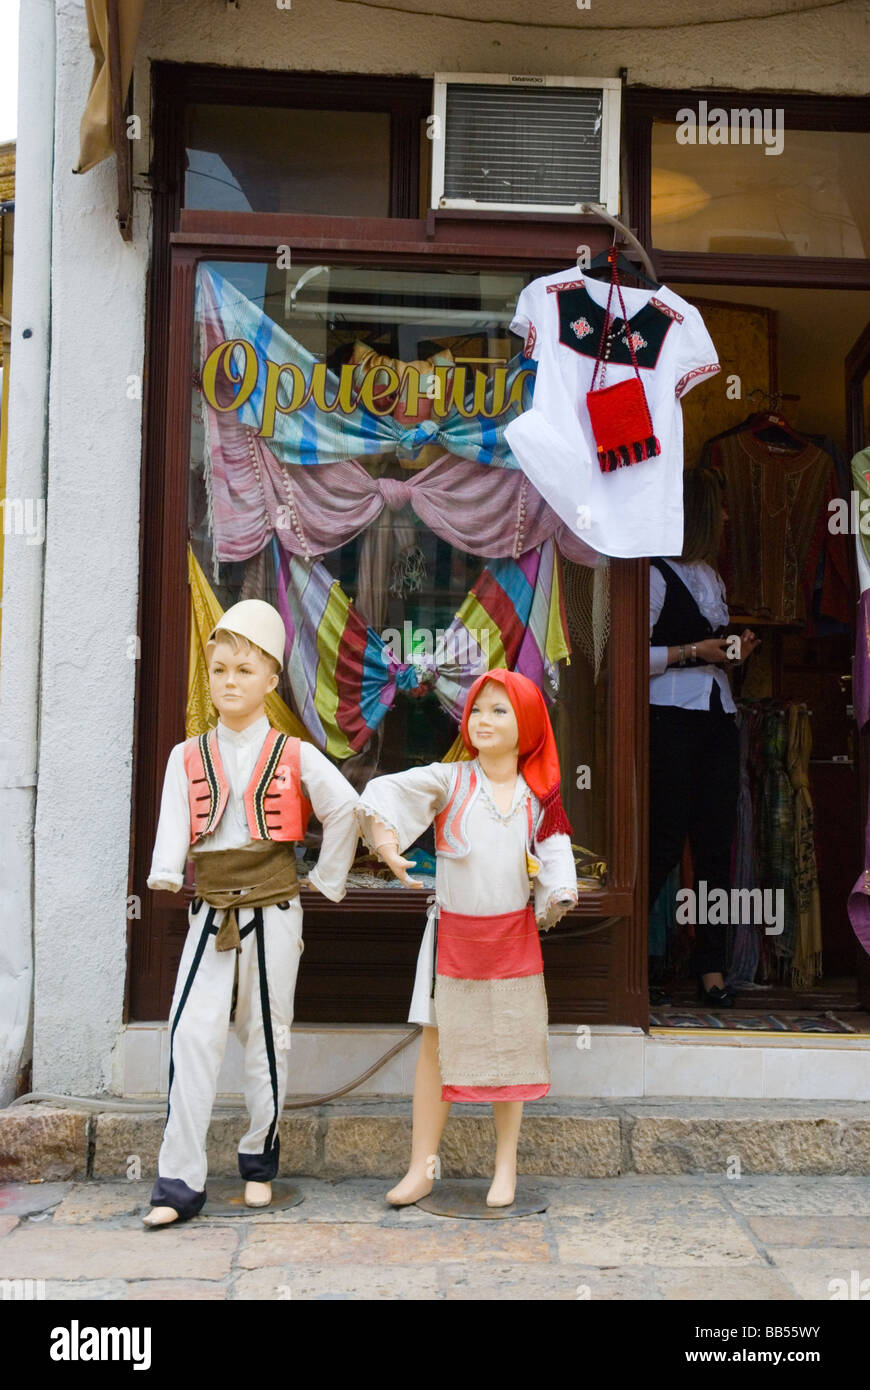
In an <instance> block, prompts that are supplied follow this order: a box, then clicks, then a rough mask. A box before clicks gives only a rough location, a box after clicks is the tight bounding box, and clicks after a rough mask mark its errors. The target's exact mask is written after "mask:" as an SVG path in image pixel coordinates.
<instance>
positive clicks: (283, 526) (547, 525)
mask: <svg viewBox="0 0 870 1390" xmlns="http://www.w3.org/2000/svg"><path fill="white" fill-rule="evenodd" d="M205 485H206V491H207V506H208V509H207V521H208V528H207V529H208V534H209V535H211V536H213V537H214V554H215V562H217V561H227V562H230V561H234V560H247V559H250V557H251V556H252V555H255V554H257V553H259V551H261V550H262V548H263V546H264V545H266V544H267V543H268V542H269V541H270V540H271V539H272V537H273V536H276V537H277V538H278V541H279V542H280V545H281V548H282V549H283V550H286V551H288V552H289V553H290V554H294V555H302V556H304V557H305V558H306V559H313V558H315V557H316V556H319V555H325V554H326V553H327V552H328V551H330V550H335V549H336V548H337V547H338V546H340V545H344V544H345V542H347V541H349V540H352V539H353V537H354V536H357V535H359V534H360V532H361V531H367V530H368V528H370V527H371V526H373V525H374V523H375V522H376V521H377V520H378V518H379V517H380V516H381V514H382V513H383V512H384V511H387V512H388V513H389V514H390V515H391V516H392V517H393V518H395V517H397V516H399V515H400V514H401V513H403V512H404V511H405V509H407V508H412V509H413V513H414V515H415V516H417V517H419V519H420V521H422V522H423V524H424V525H425V526H428V527H429V529H430V530H431V531H434V532H435V534H436V535H437V536H440V537H441V538H442V539H443V540H446V541H448V542H449V544H450V545H454V546H457V547H458V548H459V549H460V550H464V551H468V552H469V553H472V554H476V555H487V556H501V555H511V556H513V557H514V559H516V558H517V557H518V556H520V555H522V554H523V552H524V551H526V550H529V549H531V547H532V546H535V545H540V544H541V543H542V541H544V540H547V539H549V537H550V536H554V537H555V538H556V540H557V542H558V544H559V547H560V549H561V550H562V552H563V554H564V555H565V556H566V557H567V558H568V559H570V560H574V561H576V563H577V564H586V565H595V564H597V563H598V562H599V560H600V556H599V555H598V553H597V552H596V551H594V550H592V549H591V548H590V547H589V546H588V545H587V544H586V543H585V541H584V539H583V538H582V537H581V536H576V535H572V534H571V532H570V531H569V530H568V529H567V528H566V527H565V526H563V524H562V521H561V519H560V518H559V517H558V516H556V514H555V512H553V510H552V509H551V508H550V507H548V506H547V504H546V503H545V502H544V501H543V499H542V498H541V497H540V495H539V494H538V493H537V492H536V491H535V489H534V488H533V487H532V485H531V484H530V482H529V480H528V479H527V478H526V476H525V474H523V473H521V472H519V471H518V470H516V469H503V470H500V471H498V472H497V473H496V472H492V471H490V470H489V469H487V468H485V467H484V466H482V465H481V464H478V463H473V462H470V461H469V460H468V459H462V458H459V457H458V456H457V455H455V454H444V453H442V454H441V456H440V457H439V458H438V459H437V460H436V461H435V462H434V463H432V464H430V465H429V466H428V467H427V468H425V469H422V470H421V471H420V472H419V473H416V474H412V475H411V476H409V477H407V478H383V477H381V478H375V477H372V476H371V474H370V473H369V472H367V470H366V469H365V468H364V467H363V466H362V464H361V463H360V462H359V461H358V460H356V459H346V460H343V461H342V462H338V463H323V464H321V465H320V466H319V467H318V468H311V467H307V466H305V465H302V464H294V463H293V462H290V463H286V462H282V460H281V459H280V458H278V457H277V456H276V454H275V452H274V450H273V448H272V447H271V446H270V444H269V442H267V441H266V440H264V439H260V438H259V437H258V435H257V433H256V431H255V430H254V429H252V428H251V427H250V426H247V425H243V424H240V423H239V422H238V420H237V419H236V418H235V416H234V415H233V414H226V415H221V414H218V412H216V411H209V412H208V418H207V420H206V429H205ZM394 525H395V521H394Z"/></svg>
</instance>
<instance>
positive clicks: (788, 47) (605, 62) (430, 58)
mask: <svg viewBox="0 0 870 1390" xmlns="http://www.w3.org/2000/svg"><path fill="white" fill-rule="evenodd" d="M768 14H769V15H772V16H773V17H772V18H770V19H766V18H764V16H765V15H768ZM868 28H870V7H868V5H867V4H866V0H845V2H844V3H842V2H841V0H719V2H718V3H717V4H716V5H711V4H710V3H709V0H589V7H588V8H587V9H579V8H578V4H577V0H532V2H530V0H291V4H290V8H288V9H279V7H278V3H277V0H238V8H231V7H230V6H228V5H227V4H226V3H225V0H184V3H183V4H179V3H177V2H176V0H151V3H150V4H149V5H148V7H147V9H146V13H145V21H144V26H143V30H142V43H141V45H140V49H139V62H140V71H141V70H142V65H143V64H145V63H146V62H147V58H148V56H150V57H153V58H161V59H171V60H173V61H177V62H188V63H189V62H200V63H218V64H222V65H225V66H230V67H264V68H273V69H280V68H297V69H306V68H307V69H310V70H321V71H326V72H363V73H373V72H383V73H418V74H430V73H432V72H436V71H442V72H514V73H551V74H557V75H562V76H570V75H572V74H574V75H584V76H586V75H588V76H593V77H598V76H604V77H615V76H616V75H617V74H618V72H619V69H620V68H622V67H625V68H627V69H628V75H629V81H630V82H632V83H642V84H644V85H646V86H654V87H658V86H660V87H716V86H718V87H734V88H746V89H752V88H753V87H755V88H768V87H770V88H775V89H780V90H782V91H805V92H827V93H831V94H834V93H836V94H839V95H842V94H846V93H862V92H866V91H867V90H868V85H870V84H868V75H867V74H868V56H870V55H868Z"/></svg>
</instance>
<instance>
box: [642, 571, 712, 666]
mask: <svg viewBox="0 0 870 1390" xmlns="http://www.w3.org/2000/svg"><path fill="white" fill-rule="evenodd" d="M650 564H651V565H655V567H656V569H657V570H658V572H659V574H660V575H661V576H662V579H663V580H664V581H665V601H664V604H663V605H662V611H661V613H660V614H659V616H658V620H657V622H656V625H655V627H654V628H653V630H652V632H651V634H650V639H649V640H650V646H652V647H679V646H686V645H688V643H690V642H703V641H704V638H705V637H721V636H722V635H723V633H725V632H726V631H727V627H716V628H714V627H713V626H712V625H711V624H710V623H709V622H708V620H707V619H706V618H705V617H704V614H703V613H702V612H701V610H700V608H699V607H698V605H697V603H696V602H695V600H694V598H693V597H692V594H691V593H690V591H689V589H688V588H687V587H686V585H685V584H684V583H683V581H682V579H681V578H680V576H679V575H678V574H677V572H676V570H673V569H671V567H670V565H669V564H668V562H667V561H666V560H650Z"/></svg>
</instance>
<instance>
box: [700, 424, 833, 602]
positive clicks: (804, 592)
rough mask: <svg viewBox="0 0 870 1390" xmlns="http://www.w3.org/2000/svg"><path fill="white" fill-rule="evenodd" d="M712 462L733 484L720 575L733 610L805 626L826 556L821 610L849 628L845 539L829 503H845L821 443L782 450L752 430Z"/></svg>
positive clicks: (730, 438)
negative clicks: (834, 526) (834, 529)
mask: <svg viewBox="0 0 870 1390" xmlns="http://www.w3.org/2000/svg"><path fill="white" fill-rule="evenodd" d="M710 462H711V464H712V465H713V467H716V468H719V469H721V471H722V474H723V476H724V478H725V497H726V502H727V506H728V517H729V520H728V524H727V526H725V528H724V530H723V537H722V547H721V550H720V553H719V569H720V571H721V573H722V577H723V579H724V581H725V587H726V590H727V593H728V602H729V604H730V605H731V608H732V609H736V610H737V611H738V612H741V613H748V614H752V615H753V616H756V617H760V618H766V619H768V620H769V621H771V622H777V623H800V624H802V625H804V626H805V625H806V624H807V622H808V620H810V619H811V618H812V612H813V589H814V585H815V578H816V571H817V568H818V562H819V557H820V555H823V556H824V558H825V570H824V580H823V588H822V593H821V596H820V599H819V611H820V613H822V614H824V615H826V616H828V617H830V618H835V619H837V620H838V621H848V619H849V572H848V561H847V554H846V547H845V537H844V536H842V535H839V534H836V533H834V534H832V533H831V531H830V530H829V526H828V522H829V520H830V512H829V509H828V503H829V502H830V501H831V500H832V499H833V498H835V497H836V496H837V480H836V474H835V471H834V466H833V463H832V461H831V459H830V457H829V456H828V455H827V454H825V453H824V452H823V451H822V450H821V449H818V448H816V446H815V445H814V444H806V445H804V447H803V448H801V449H799V450H798V451H797V452H790V451H787V450H780V449H777V450H774V449H773V448H771V446H770V445H769V444H766V443H765V442H764V441H763V440H761V439H759V438H757V437H756V435H755V434H754V433H753V431H752V430H751V429H750V430H743V431H740V432H738V433H735V434H732V435H726V436H725V437H723V438H722V439H720V440H719V441H718V442H716V443H714V444H713V445H712V446H711V448H710Z"/></svg>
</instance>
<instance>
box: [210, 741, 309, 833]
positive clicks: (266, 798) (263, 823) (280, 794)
mask: <svg viewBox="0 0 870 1390" xmlns="http://www.w3.org/2000/svg"><path fill="white" fill-rule="evenodd" d="M299 748H300V743H299V739H298V738H290V737H289V735H287V734H282V733H279V731H278V730H277V729H272V728H270V729H269V732H268V733H267V735H266V737H265V739H264V740H263V747H262V749H261V750H260V756H259V758H258V759H257V765H256V767H255V768H254V771H253V774H252V776H251V780H250V782H249V783H248V785H247V788H246V789H245V796H244V802H245V817H246V819H247V822H248V830H249V831H250V835H251V839H252V840H302V839H304V837H305V828H306V826H307V824H308V817H309V816H310V815H311V803H310V802H309V801H307V800H306V798H305V797H304V796H303V794H302V778H301V774H300V754H299ZM184 770H185V772H186V773H187V798H188V803H189V805H190V842H191V844H194V845H195V844H196V843H197V841H198V840H201V839H202V838H203V836H204V835H210V834H211V832H212V831H213V830H214V829H215V828H216V826H217V825H218V823H219V821H220V818H221V816H222V815H223V813H224V811H225V809H226V804H227V801H228V800H229V795H230V784H229V781H228V779H227V775H226V773H225V771H224V766H223V763H222V762H221V755H220V749H219V747H218V737H217V730H216V729H210V730H209V732H208V733H207V734H200V736H199V737H198V738H189V739H187V741H186V742H185V745H184Z"/></svg>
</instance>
